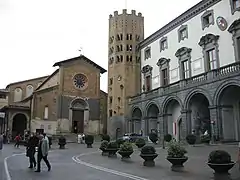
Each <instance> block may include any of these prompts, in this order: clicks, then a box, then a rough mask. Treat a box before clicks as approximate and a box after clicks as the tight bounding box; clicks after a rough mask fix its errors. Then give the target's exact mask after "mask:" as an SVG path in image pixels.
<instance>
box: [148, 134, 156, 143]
mask: <svg viewBox="0 0 240 180" xmlns="http://www.w3.org/2000/svg"><path fill="white" fill-rule="evenodd" d="M149 139H150V140H151V141H152V142H153V143H154V144H157V141H158V135H157V133H153V132H152V133H150V134H149Z"/></svg>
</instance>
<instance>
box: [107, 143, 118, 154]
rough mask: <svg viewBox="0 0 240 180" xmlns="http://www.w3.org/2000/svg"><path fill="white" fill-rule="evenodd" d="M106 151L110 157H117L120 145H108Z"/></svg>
mask: <svg viewBox="0 0 240 180" xmlns="http://www.w3.org/2000/svg"><path fill="white" fill-rule="evenodd" d="M106 151H107V152H108V157H117V154H116V152H117V151H118V144H117V143H116V142H110V143H108V146H107V148H106Z"/></svg>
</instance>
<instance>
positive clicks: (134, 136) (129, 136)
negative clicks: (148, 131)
mask: <svg viewBox="0 0 240 180" xmlns="http://www.w3.org/2000/svg"><path fill="white" fill-rule="evenodd" d="M140 137H141V135H140V134H137V133H126V134H124V135H123V137H122V139H123V140H125V141H129V142H135V141H136V140H137V139H138V138H140Z"/></svg>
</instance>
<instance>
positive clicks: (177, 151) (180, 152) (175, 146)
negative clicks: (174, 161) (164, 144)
mask: <svg viewBox="0 0 240 180" xmlns="http://www.w3.org/2000/svg"><path fill="white" fill-rule="evenodd" d="M186 153H187V151H186V149H185V148H184V147H182V146H181V145H180V143H178V142H174V141H171V142H170V144H169V147H168V157H170V158H183V157H185V156H184V155H185V154H186Z"/></svg>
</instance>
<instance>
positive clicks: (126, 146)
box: [118, 142, 133, 159]
mask: <svg viewBox="0 0 240 180" xmlns="http://www.w3.org/2000/svg"><path fill="white" fill-rule="evenodd" d="M132 153H133V147H132V143H129V142H125V143H123V144H122V145H121V146H120V149H119V151H118V154H120V155H121V156H122V159H128V158H130V155H131V154H132Z"/></svg>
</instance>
